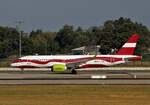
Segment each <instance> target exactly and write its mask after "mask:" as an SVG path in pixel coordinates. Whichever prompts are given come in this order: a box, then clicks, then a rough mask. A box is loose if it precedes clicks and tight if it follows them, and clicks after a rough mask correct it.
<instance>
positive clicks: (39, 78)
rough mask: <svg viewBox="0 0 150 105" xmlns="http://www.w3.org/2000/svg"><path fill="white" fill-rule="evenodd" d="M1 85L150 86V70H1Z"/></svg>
mask: <svg viewBox="0 0 150 105" xmlns="http://www.w3.org/2000/svg"><path fill="white" fill-rule="evenodd" d="M0 85H150V70H80V71H78V74H76V75H75V74H70V73H67V72H66V73H52V72H50V71H48V70H44V71H42V70H38V71H37V70H36V71H35V70H29V71H24V72H22V71H15V70H9V69H8V70H0Z"/></svg>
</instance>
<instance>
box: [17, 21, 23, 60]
mask: <svg viewBox="0 0 150 105" xmlns="http://www.w3.org/2000/svg"><path fill="white" fill-rule="evenodd" d="M23 23H24V21H16V29H17V31H18V32H19V36H20V37H19V56H20V57H21V35H22V34H21V31H20V29H19V26H20V25H21V24H23Z"/></svg>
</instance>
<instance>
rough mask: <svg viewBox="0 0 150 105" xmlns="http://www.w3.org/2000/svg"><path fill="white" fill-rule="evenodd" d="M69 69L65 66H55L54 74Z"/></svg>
mask: <svg viewBox="0 0 150 105" xmlns="http://www.w3.org/2000/svg"><path fill="white" fill-rule="evenodd" d="M66 69H67V67H66V65H64V64H54V65H53V68H52V72H65V71H66Z"/></svg>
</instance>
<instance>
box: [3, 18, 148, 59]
mask: <svg viewBox="0 0 150 105" xmlns="http://www.w3.org/2000/svg"><path fill="white" fill-rule="evenodd" d="M23 33H24V32H23V31H22V55H33V54H39V55H55V54H68V53H70V52H71V49H73V48H76V47H81V46H91V45H100V46H101V48H100V52H101V53H102V54H109V53H110V52H111V49H119V48H120V47H121V46H122V45H123V44H124V43H125V42H126V41H127V40H128V38H129V37H130V36H131V35H132V34H135V33H138V34H139V40H138V44H137V48H136V50H135V54H138V55H144V54H147V53H148V49H149V48H150V31H149V30H148V28H147V27H146V26H144V25H142V24H141V23H138V22H133V21H132V20H131V19H130V18H123V17H120V18H119V19H116V20H107V21H105V22H104V24H103V26H92V27H90V28H88V29H86V30H85V29H83V28H82V27H80V26H79V27H77V28H74V27H73V26H71V25H64V26H63V27H62V28H61V29H60V30H59V31H58V32H50V31H49V32H43V31H42V30H40V29H38V30H33V31H32V32H30V33H28V34H23ZM18 55H19V32H18V31H17V30H16V29H15V28H12V27H2V26H1V27H0V58H7V57H10V56H18Z"/></svg>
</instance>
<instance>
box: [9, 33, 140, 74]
mask: <svg viewBox="0 0 150 105" xmlns="http://www.w3.org/2000/svg"><path fill="white" fill-rule="evenodd" d="M138 36H139V35H138V34H134V35H132V36H131V37H130V38H129V39H128V41H127V42H126V43H125V44H124V45H123V46H122V48H120V50H119V51H118V52H116V53H115V54H112V55H61V56H60V55H32V56H24V57H21V58H19V59H16V60H15V61H13V62H12V63H11V66H13V67H18V68H21V69H22V70H23V69H24V68H42V67H43V68H51V71H52V72H59V73H64V72H66V71H71V72H72V74H76V73H77V71H76V70H75V69H80V68H97V67H109V66H114V65H117V64H122V63H126V62H131V61H137V60H141V59H142V56H137V55H133V54H134V50H135V47H136V44H137V40H138Z"/></svg>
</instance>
